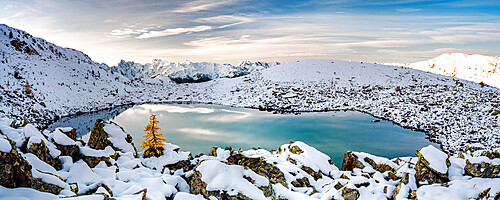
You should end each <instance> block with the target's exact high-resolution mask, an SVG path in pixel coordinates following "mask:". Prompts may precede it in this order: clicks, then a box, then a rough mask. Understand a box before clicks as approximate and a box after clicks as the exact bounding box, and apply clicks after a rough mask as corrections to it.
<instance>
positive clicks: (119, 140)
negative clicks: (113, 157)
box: [103, 123, 135, 152]
mask: <svg viewBox="0 0 500 200" xmlns="http://www.w3.org/2000/svg"><path fill="white" fill-rule="evenodd" d="M103 129H104V132H106V133H107V134H108V136H109V137H108V140H109V141H110V142H111V143H112V144H113V146H114V147H116V148H118V149H120V150H122V152H135V148H134V146H132V143H128V142H127V141H126V140H125V139H126V138H127V133H125V132H124V131H123V129H122V128H121V127H119V126H117V125H116V124H114V123H110V124H105V125H104V128H103Z"/></svg>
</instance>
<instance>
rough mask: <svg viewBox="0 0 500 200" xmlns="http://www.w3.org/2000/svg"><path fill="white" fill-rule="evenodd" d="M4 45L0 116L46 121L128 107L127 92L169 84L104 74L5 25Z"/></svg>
mask: <svg viewBox="0 0 500 200" xmlns="http://www.w3.org/2000/svg"><path fill="white" fill-rule="evenodd" d="M0 44H1V45H0V71H1V72H0V116H2V115H5V114H8V115H10V116H12V117H16V118H20V119H22V118H28V119H30V120H36V119H38V118H39V117H42V118H44V119H45V120H44V121H46V120H47V119H55V118H57V117H58V116H64V115H69V114H75V113H79V112H88V111H91V110H96V109H104V108H109V107H116V106H117V105H124V104H129V103H130V101H129V99H128V93H129V92H131V93H136V92H137V93H142V92H141V90H143V89H138V88H144V87H145V85H148V86H149V85H151V86H153V87H164V86H163V85H165V84H168V83H171V81H170V80H163V79H161V80H160V79H149V80H145V81H134V82H132V81H131V80H130V79H128V78H127V77H125V76H123V75H121V74H120V73H114V72H112V71H107V70H104V69H103V68H101V66H100V65H98V64H96V63H95V62H94V61H92V60H91V59H90V58H89V57H88V56H87V55H86V54H84V53H82V52H80V51H77V50H74V49H70V48H62V47H59V46H56V45H54V44H52V43H49V42H47V41H45V40H44V39H41V38H36V37H33V36H31V35H30V34H29V33H26V32H24V31H22V30H18V29H15V28H11V27H9V26H6V25H2V24H0ZM27 88H29V90H28V89H27ZM99 107H100V108H99Z"/></svg>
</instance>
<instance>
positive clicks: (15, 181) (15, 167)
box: [0, 139, 62, 194]
mask: <svg viewBox="0 0 500 200" xmlns="http://www.w3.org/2000/svg"><path fill="white" fill-rule="evenodd" d="M1 140H7V141H9V143H10V145H11V149H10V151H9V152H3V151H0V169H2V170H1V171H0V185H2V186H4V187H6V188H16V187H30V188H33V189H35V190H39V191H41V192H50V193H53V194H59V192H61V190H62V188H61V187H59V186H57V185H53V184H49V183H45V182H43V181H42V180H41V179H38V178H33V176H32V174H31V169H32V166H31V165H30V164H29V163H28V161H26V159H24V158H23V157H22V156H21V154H19V152H18V151H17V150H16V146H15V144H14V142H12V141H11V140H8V139H1Z"/></svg>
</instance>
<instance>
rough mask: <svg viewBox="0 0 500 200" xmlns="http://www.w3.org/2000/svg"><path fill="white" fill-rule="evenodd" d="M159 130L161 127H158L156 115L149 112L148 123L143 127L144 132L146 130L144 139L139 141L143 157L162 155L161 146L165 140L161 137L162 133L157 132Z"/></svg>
mask: <svg viewBox="0 0 500 200" xmlns="http://www.w3.org/2000/svg"><path fill="white" fill-rule="evenodd" d="M159 130H161V128H160V127H158V120H157V119H156V115H154V114H151V116H150V117H149V124H148V125H147V126H146V128H145V129H144V132H146V135H145V136H144V141H142V142H141V144H142V145H141V147H142V148H143V149H144V157H145V158H149V157H151V156H156V157H159V156H161V155H163V146H165V144H164V143H163V141H167V140H166V139H163V138H162V137H163V134H162V133H158V131H159Z"/></svg>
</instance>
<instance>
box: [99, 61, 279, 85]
mask: <svg viewBox="0 0 500 200" xmlns="http://www.w3.org/2000/svg"><path fill="white" fill-rule="evenodd" d="M275 65H279V63H278V62H273V63H263V62H255V63H254V62H250V61H243V62H242V63H241V64H239V65H236V66H233V65H230V64H218V63H214V62H199V63H197V62H190V61H187V60H186V61H184V62H180V63H176V62H168V61H164V60H161V59H154V60H153V62H152V63H147V64H144V65H142V64H139V63H134V62H133V61H127V62H126V61H124V60H122V61H121V62H120V63H118V65H117V66H113V67H108V66H107V65H105V64H101V66H102V67H103V68H105V69H110V70H111V71H114V72H118V73H120V74H122V75H124V76H126V77H127V78H129V79H131V80H136V79H141V78H154V77H157V76H167V77H169V78H170V79H172V80H173V81H175V82H176V83H193V82H203V81H209V80H213V79H217V78H234V77H238V76H242V75H246V74H249V73H251V72H254V71H259V70H262V69H267V68H269V67H272V66H275Z"/></svg>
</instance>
